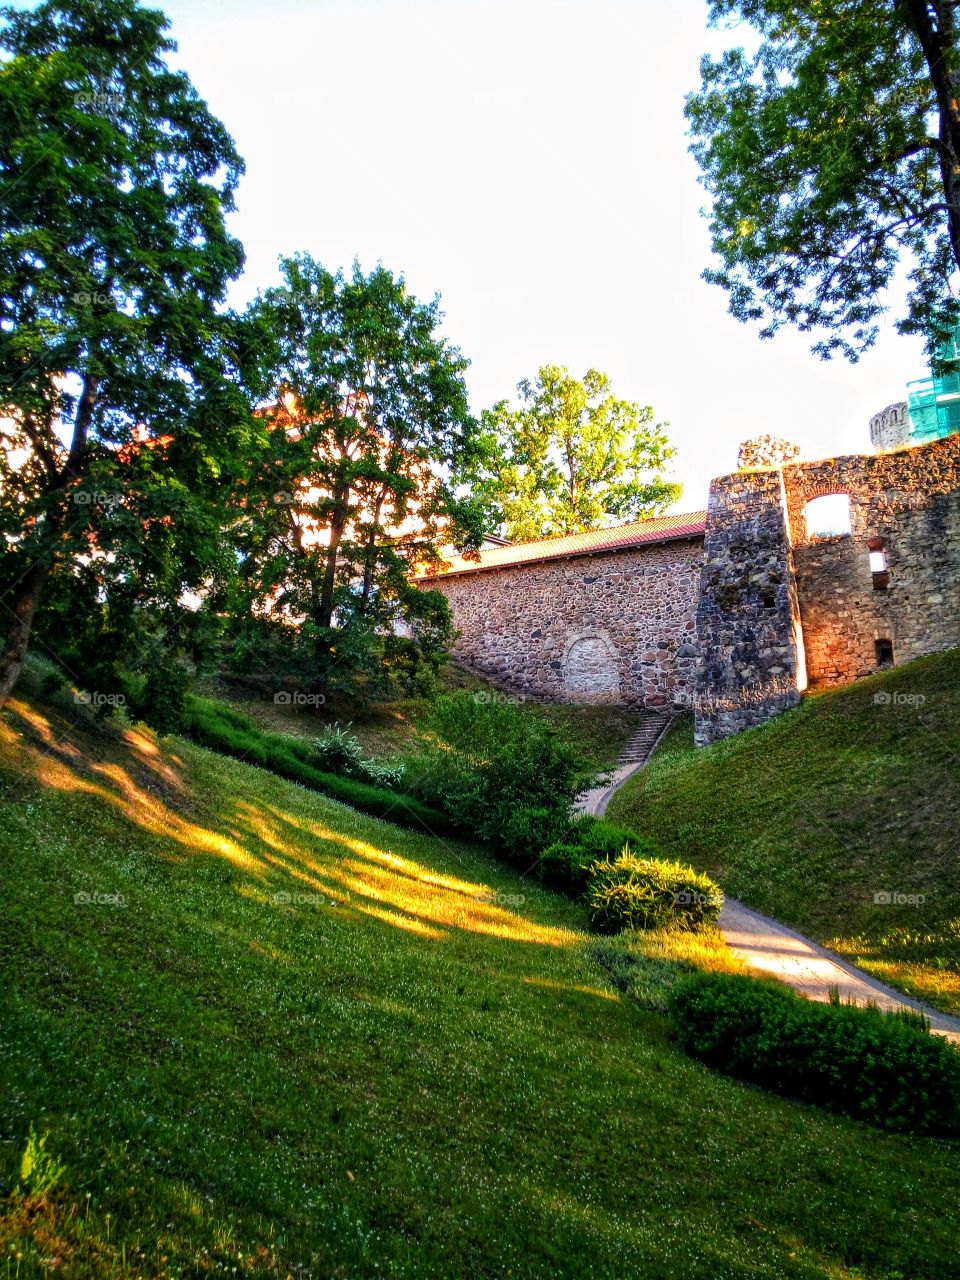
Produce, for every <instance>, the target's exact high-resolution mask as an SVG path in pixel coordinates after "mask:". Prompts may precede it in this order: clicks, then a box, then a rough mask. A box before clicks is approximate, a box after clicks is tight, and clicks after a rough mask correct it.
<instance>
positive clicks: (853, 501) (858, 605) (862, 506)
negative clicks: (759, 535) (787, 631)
mask: <svg viewBox="0 0 960 1280" xmlns="http://www.w3.org/2000/svg"><path fill="white" fill-rule="evenodd" d="M783 480H784V488H785V493H786V500H787V510H788V517H789V522H790V528H791V530H792V531H793V558H794V565H795V571H796V584H797V596H798V599H799V604H800V616H801V619H802V622H803V635H804V644H805V648H806V661H807V672H808V676H809V679H810V683H811V684H844V683H846V682H847V681H849V680H853V679H856V677H857V676H862V675H866V674H868V673H869V672H871V671H875V670H876V669H877V666H878V663H879V661H880V659H879V657H878V649H877V642H878V641H888V642H889V643H890V644H891V645H892V649H893V661H894V662H895V663H901V662H909V661H910V659H912V658H917V657H920V656H922V655H923V654H926V653H933V652H935V651H937V650H940V649H946V648H950V647H952V646H954V645H960V436H956V435H954V436H948V437H947V438H946V439H944V440H936V441H934V442H932V443H930V444H925V445H919V446H917V447H916V448H913V449H904V450H901V451H899V452H896V453H886V454H880V455H877V456H875V457H871V456H860V455H857V456H854V457H847V458H829V459H826V460H824V461H821V462H812V463H802V464H799V465H795V466H788V467H785V468H784V470H783ZM828 493H829V494H842V493H846V494H847V495H848V496H849V499H850V524H851V533H850V534H849V535H848V536H843V537H831V538H823V539H820V538H810V537H809V536H808V535H807V531H806V523H805V519H804V507H805V505H806V503H807V502H809V501H810V500H811V499H813V498H816V497H819V496H821V495H824V494H828ZM871 549H873V550H875V551H877V552H882V554H883V556H884V557H885V559H886V564H887V570H888V572H887V573H883V572H880V573H878V574H877V575H875V574H874V572H873V570H872V569H871V564H870V551H871Z"/></svg>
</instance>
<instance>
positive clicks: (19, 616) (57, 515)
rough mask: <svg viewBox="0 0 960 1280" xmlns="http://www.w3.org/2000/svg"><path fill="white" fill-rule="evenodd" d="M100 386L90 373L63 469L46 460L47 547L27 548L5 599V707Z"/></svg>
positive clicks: (0, 675)
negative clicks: (26, 561) (26, 564)
mask: <svg viewBox="0 0 960 1280" xmlns="http://www.w3.org/2000/svg"><path fill="white" fill-rule="evenodd" d="M99 388H100V379H99V378H98V377H97V376H96V375H95V374H87V376H86V377H85V378H84V380H83V390H82V391H81V393H80V397H79V400H78V402H77V413H76V417H75V418H74V422H73V438H72V440H71V442H70V451H69V453H68V454H67V459H66V462H65V463H64V465H63V468H62V470H61V471H59V472H56V471H55V470H54V469H53V467H52V465H48V466H47V473H48V475H49V477H50V483H49V484H48V485H47V486H46V498H47V499H48V501H49V504H50V505H49V509H48V517H47V518H48V523H47V526H46V528H44V529H43V530H42V535H41V536H42V542H43V547H42V549H39V550H38V551H36V552H34V550H33V549H32V548H31V549H30V551H28V553H27V554H36V559H35V560H34V561H33V563H32V564H31V565H30V568H29V569H28V570H27V572H26V573H25V574H24V575H23V577H22V578H21V579H20V581H19V582H18V583H17V584H16V585H15V586H14V587H11V589H10V591H9V592H8V593H7V598H5V599H4V600H3V601H2V602H0V603H2V604H3V606H4V608H5V609H6V610H8V611H9V613H10V614H11V615H12V616H11V619H10V623H9V626H8V630H7V638H6V640H5V642H4V646H3V651H2V652H0V708H2V707H3V706H4V705H5V704H6V702H7V699H8V698H9V697H10V693H11V691H12V690H13V686H14V685H15V684H16V683H17V679H18V677H19V675H20V672H21V671H22V670H23V663H24V659H25V658H26V656H27V649H28V648H29V646H30V636H31V633H32V631H33V619H34V616H35V614H36V612H37V606H38V605H39V603H40V597H41V596H42V594H43V588H44V586H45V585H46V582H47V578H48V577H49V576H50V570H51V568H52V567H53V557H54V555H55V554H56V549H57V542H58V541H59V538H60V534H61V533H62V531H63V528H64V525H65V524H66V520H67V516H66V503H67V501H68V492H69V489H70V486H71V485H72V484H73V482H74V481H75V480H77V479H79V477H80V474H81V472H82V470H83V465H84V462H85V460H86V451H87V438H88V436H89V434H90V424H91V423H92V422H93V410H94V405H95V403H96V399H97V392H98V390H99ZM41 457H42V454H41Z"/></svg>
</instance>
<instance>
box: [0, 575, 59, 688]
mask: <svg viewBox="0 0 960 1280" xmlns="http://www.w3.org/2000/svg"><path fill="white" fill-rule="evenodd" d="M49 573H50V565H49V563H45V562H44V561H42V560H37V561H35V562H34V563H33V564H32V565H31V566H30V568H29V569H28V570H27V572H26V574H25V575H24V577H23V579H22V580H21V582H20V583H19V584H18V587H17V588H16V589H15V590H16V594H15V595H14V594H13V592H11V593H10V595H11V599H10V600H8V601H6V602H5V603H6V607H7V608H8V609H9V610H10V612H11V613H12V614H13V618H12V620H11V622H10V628H9V630H8V631H7V639H6V643H5V644H4V646H3V652H2V653H0V708H2V707H3V706H5V705H6V702H7V699H8V698H9V697H10V694H11V692H12V690H13V686H14V685H15V684H16V683H17V679H18V678H19V675H20V672H21V671H22V670H23V663H24V659H25V658H26V656H27V648H28V646H29V644H30V633H31V631H32V629H33V617H34V614H35V613H36V612H37V605H38V604H39V603H40V596H41V594H42V593H43V587H44V584H45V583H46V581H47V577H48V576H49Z"/></svg>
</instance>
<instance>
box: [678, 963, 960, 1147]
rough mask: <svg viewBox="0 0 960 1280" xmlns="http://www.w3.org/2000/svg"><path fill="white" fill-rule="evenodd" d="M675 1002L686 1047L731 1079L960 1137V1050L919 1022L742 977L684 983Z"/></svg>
mask: <svg viewBox="0 0 960 1280" xmlns="http://www.w3.org/2000/svg"><path fill="white" fill-rule="evenodd" d="M668 1003H669V1008H670V1013H671V1015H672V1017H673V1019H674V1022H675V1024H676V1028H677V1036H678V1039H679V1042H680V1044H681V1045H682V1047H683V1048H684V1049H685V1050H686V1051H687V1052H688V1053H690V1054H692V1055H693V1056H694V1057H696V1058H699V1059H700V1060H701V1061H702V1062H705V1063H707V1064H708V1065H709V1066H712V1067H717V1068H719V1069H720V1070H721V1071H725V1072H727V1073H728V1074H729V1075H733V1076H737V1077H738V1078H739V1079H741V1080H747V1081H749V1082H750V1083H752V1084H757V1085H761V1086H763V1087H764V1088H766V1089H771V1090H773V1091H774V1092H777V1093H782V1094H786V1095H787V1096H788V1097H793V1098H799V1099H801V1100H802V1101H804V1102H811V1103H815V1104H817V1105H818V1106H821V1107H824V1108H826V1109H827V1110H830V1111H837V1112H840V1113H841V1114H843V1115H848V1116H853V1117H854V1118H856V1119H859V1120H865V1121H868V1122H869V1123H871V1124H875V1125H879V1126H881V1127H884V1128H889V1129H900V1130H904V1131H908V1132H912V1133H918V1134H940V1135H947V1136H951V1135H953V1136H955V1135H958V1134H960V1052H958V1051H957V1050H956V1049H955V1048H954V1047H953V1046H952V1045H950V1044H949V1043H948V1042H947V1041H945V1040H943V1039H941V1038H940V1037H939V1036H932V1035H930V1033H929V1030H928V1028H927V1026H926V1023H925V1021H924V1019H923V1018H922V1017H921V1016H920V1015H917V1014H912V1013H909V1012H907V1013H905V1014H904V1013H896V1014H885V1013H881V1012H880V1011H879V1010H878V1009H871V1008H867V1009H864V1008H857V1007H855V1006H852V1005H841V1004H839V1003H836V1002H834V1003H832V1004H815V1003H813V1002H812V1001H810V1000H806V999H804V998H803V997H802V996H799V995H797V994H796V993H795V992H793V991H791V990H790V989H789V988H788V987H785V986H782V985H781V984H780V983H777V982H774V981H771V980H764V979H757V978H752V977H748V976H746V975H739V974H697V975H695V976H691V977H688V978H684V979H683V980H682V981H681V982H679V983H678V984H677V985H676V987H674V989H673V990H672V991H671V993H670V995H669V997H668Z"/></svg>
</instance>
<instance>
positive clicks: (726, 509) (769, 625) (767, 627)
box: [695, 471, 804, 746]
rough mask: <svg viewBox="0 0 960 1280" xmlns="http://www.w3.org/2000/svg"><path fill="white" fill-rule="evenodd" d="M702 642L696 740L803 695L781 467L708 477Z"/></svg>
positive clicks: (744, 724) (736, 727) (755, 719)
mask: <svg viewBox="0 0 960 1280" xmlns="http://www.w3.org/2000/svg"><path fill="white" fill-rule="evenodd" d="M697 643H698V647H699V649H700V661H699V666H698V671H697V683H696V704H695V711H696V729H695V733H696V742H697V744H698V745H699V746H705V745H707V744H708V743H710V742H713V741H715V740H716V739H717V738H724V737H727V736H728V735H729V734H732V733H739V732H740V730H742V729H747V728H749V727H750V726H751V725H754V724H759V723H761V721H763V720H767V719H769V718H770V717H771V716H774V715H779V714H780V712H782V711H785V710H786V709H787V708H788V707H790V706H793V705H794V704H795V703H796V702H798V701H799V698H800V689H801V688H802V687H803V684H804V665H803V652H802V640H801V637H800V632H799V625H798V610H797V599H796V593H795V591H794V586H793V562H792V557H791V548H790V534H789V527H788V524H787V516H786V504H785V499H784V492H783V483H782V480H781V473H780V472H779V471H744V472H738V473H736V474H734V475H729V476H722V477H720V478H719V479H717V480H714V481H713V483H712V485H711V486H710V502H709V506H708V508H707V532H706V541H705V545H704V557H703V568H702V571H701V579H700V599H699V603H698V607H697Z"/></svg>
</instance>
